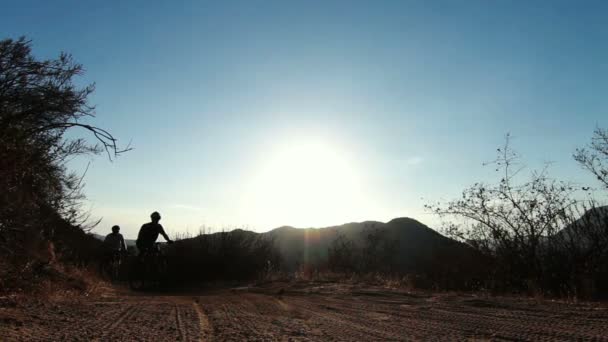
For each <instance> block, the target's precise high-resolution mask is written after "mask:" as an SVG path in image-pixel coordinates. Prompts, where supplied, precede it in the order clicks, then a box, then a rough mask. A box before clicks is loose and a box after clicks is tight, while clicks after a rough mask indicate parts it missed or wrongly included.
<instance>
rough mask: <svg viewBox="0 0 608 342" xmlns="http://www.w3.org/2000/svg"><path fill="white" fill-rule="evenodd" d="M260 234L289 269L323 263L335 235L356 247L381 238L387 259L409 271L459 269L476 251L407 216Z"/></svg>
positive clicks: (286, 229)
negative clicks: (387, 220)
mask: <svg viewBox="0 0 608 342" xmlns="http://www.w3.org/2000/svg"><path fill="white" fill-rule="evenodd" d="M263 235H266V236H268V237H270V238H272V239H273V240H274V243H275V245H276V247H277V248H278V249H279V251H280V254H281V256H282V259H283V263H284V266H286V267H287V268H288V269H293V268H294V267H296V266H297V265H298V264H304V263H311V264H322V263H323V262H326V261H327V259H328V250H329V248H330V247H331V246H332V244H333V243H334V241H335V240H336V239H337V238H338V237H341V238H343V239H346V240H349V241H352V243H353V244H354V246H357V247H363V246H364V245H365V244H366V240H369V239H373V238H374V237H376V236H378V237H381V239H382V240H383V241H385V242H389V245H388V246H389V247H392V248H393V249H394V251H393V252H392V255H391V256H390V258H391V261H392V262H393V263H394V264H395V265H396V267H397V269H398V270H400V271H408V272H425V271H427V270H428V268H429V267H440V268H450V267H452V268H456V269H462V268H464V267H466V266H467V265H466V263H468V261H467V260H471V261H472V260H474V258H475V254H476V253H475V252H474V251H473V250H472V249H471V248H470V247H468V246H467V245H465V244H462V243H460V242H457V241H455V240H452V239H450V238H447V237H445V236H443V235H441V234H439V233H437V232H436V231H435V230H433V229H431V228H429V227H427V226H426V225H424V224H422V223H420V222H418V221H416V220H414V219H412V218H407V217H402V218H396V219H393V220H391V221H389V222H387V223H383V222H377V221H365V222H352V223H347V224H343V225H339V226H332V227H326V228H305V229H299V228H293V227H280V228H276V229H274V230H272V231H269V232H267V233H263ZM387 248H388V247H387ZM378 252H382V251H378ZM465 259H467V260H465Z"/></svg>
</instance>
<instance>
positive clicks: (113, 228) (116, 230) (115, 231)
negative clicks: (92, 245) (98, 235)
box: [112, 226, 120, 233]
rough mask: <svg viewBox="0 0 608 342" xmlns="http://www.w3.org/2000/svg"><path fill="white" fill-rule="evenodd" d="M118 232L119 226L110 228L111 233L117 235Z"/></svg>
mask: <svg viewBox="0 0 608 342" xmlns="http://www.w3.org/2000/svg"><path fill="white" fill-rule="evenodd" d="M118 231H120V227H119V226H112V232H114V233H118Z"/></svg>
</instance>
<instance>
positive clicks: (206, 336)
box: [0, 285, 608, 341]
mask: <svg viewBox="0 0 608 342" xmlns="http://www.w3.org/2000/svg"><path fill="white" fill-rule="evenodd" d="M0 340H2V341H119V340H125V341H397V340H449V341H454V340H535V341H536V340H544V341H552V340H556V341H559V340H589V341H592V340H593V341H602V340H605V341H608V307H607V306H606V305H600V304H567V303H560V302H543V303H540V304H539V303H536V302H534V301H532V300H523V299H510V298H480V297H475V296H461V295H445V294H443V295H431V294H409V293H405V292H397V291H387V290H383V289H374V288H348V289H345V288H342V287H339V286H333V285H323V286H316V287H307V288H301V289H289V290H285V291H284V293H283V291H280V290H279V291H277V289H276V288H273V289H255V288H247V289H245V288H241V289H233V290H222V291H212V292H207V293H198V294H196V295H192V294H189V295H181V296H132V295H124V294H121V295H116V296H110V297H107V298H105V299H103V300H99V301H94V302H72V303H68V302H65V303H61V302H60V303H54V304H50V303H38V304H28V305H21V304H17V305H1V304H0Z"/></svg>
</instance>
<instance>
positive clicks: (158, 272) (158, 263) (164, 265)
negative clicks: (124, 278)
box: [129, 242, 169, 291]
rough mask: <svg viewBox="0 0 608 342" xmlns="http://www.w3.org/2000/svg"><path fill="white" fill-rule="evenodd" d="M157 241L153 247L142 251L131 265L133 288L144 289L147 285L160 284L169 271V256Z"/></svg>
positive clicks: (130, 278)
mask: <svg viewBox="0 0 608 342" xmlns="http://www.w3.org/2000/svg"><path fill="white" fill-rule="evenodd" d="M161 245H162V244H161V243H159V242H156V243H155V244H154V246H153V247H152V248H148V249H146V250H143V251H141V252H140V255H138V256H137V257H135V258H134V259H133V261H132V262H131V265H130V267H129V286H130V287H131V289H132V290H136V291H138V290H143V289H145V288H146V287H147V286H150V285H152V286H155V285H156V286H159V285H160V284H161V282H162V281H163V280H164V279H165V278H166V275H167V271H168V269H169V268H168V260H167V256H166V255H165V253H164V252H163V250H162V248H161Z"/></svg>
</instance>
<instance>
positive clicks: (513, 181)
mask: <svg viewBox="0 0 608 342" xmlns="http://www.w3.org/2000/svg"><path fill="white" fill-rule="evenodd" d="M497 152H498V156H497V158H496V160H495V161H493V162H492V163H491V165H494V166H495V167H496V171H497V172H498V173H499V175H500V179H499V181H498V182H497V183H495V184H483V183H476V184H474V185H473V186H471V187H470V188H468V189H465V190H464V191H463V193H462V197H461V198H459V199H456V200H452V201H448V202H446V203H441V202H438V203H435V204H429V205H427V208H428V209H430V210H432V211H433V212H434V213H436V214H438V215H439V216H441V217H443V218H444V219H447V221H448V225H447V227H446V228H445V233H446V234H447V235H448V236H451V237H454V238H456V239H459V240H460V241H464V242H466V243H468V244H469V245H470V246H472V247H474V248H475V249H477V250H478V251H480V252H482V253H483V254H485V255H488V256H490V257H492V259H493V260H494V266H493V272H492V274H491V275H489V277H488V279H486V280H487V281H488V282H489V283H491V284H492V285H490V286H491V287H495V288H497V287H499V288H502V289H503V290H516V291H525V290H531V289H538V290H540V291H544V292H553V293H559V292H561V293H562V294H563V293H573V292H575V291H576V288H577V285H576V281H574V279H578V278H580V277H581V276H582V275H583V274H589V273H590V272H591V273H592V272H593V270H594V269H596V268H597V265H598V264H599V263H600V259H601V256H602V255H605V254H604V253H606V252H607V251H608V229H605V228H597V229H595V228H594V229H591V228H589V227H590V221H589V219H588V218H589V217H590V216H589V215H592V214H593V213H595V211H593V210H596V209H597V208H596V209H594V208H595V207H596V203H595V202H594V201H592V200H590V199H589V200H586V201H582V200H580V199H578V197H580V196H579V192H581V191H585V190H588V189H589V188H588V187H577V186H574V185H573V184H571V183H568V182H564V181H558V180H554V179H552V178H550V177H549V176H548V172H547V168H545V169H543V170H542V171H541V172H532V173H531V174H530V176H529V177H524V176H523V175H522V171H523V170H524V169H525V168H524V166H522V164H521V162H520V158H519V156H518V155H517V153H515V152H514V151H513V150H512V149H511V148H510V146H509V136H507V139H506V143H505V145H504V147H503V148H499V149H498V150H497ZM589 210H591V211H589ZM586 212H590V213H592V214H589V215H587V216H583V214H584V213H586ZM581 216H583V218H581ZM579 218H581V219H579ZM597 227H605V226H602V225H598V226H597ZM565 228H568V229H565ZM581 241H589V244H587V245H584V244H582V243H581ZM557 260H559V262H556V261H557Z"/></svg>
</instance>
